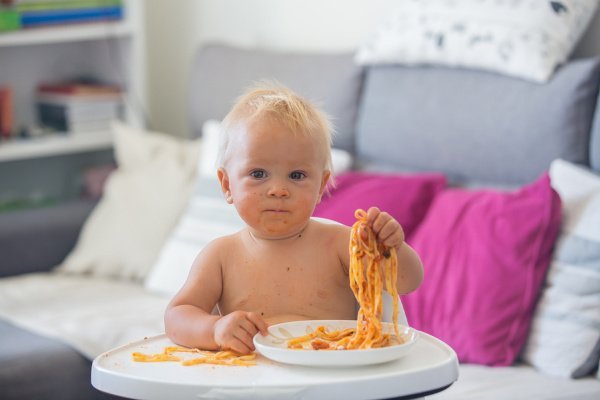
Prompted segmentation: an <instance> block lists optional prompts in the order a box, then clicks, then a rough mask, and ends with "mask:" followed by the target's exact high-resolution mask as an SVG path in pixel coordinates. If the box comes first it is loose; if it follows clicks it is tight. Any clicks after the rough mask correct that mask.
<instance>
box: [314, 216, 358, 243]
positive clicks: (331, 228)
mask: <svg viewBox="0 0 600 400" xmlns="http://www.w3.org/2000/svg"><path fill="white" fill-rule="evenodd" d="M311 224H312V225H313V227H314V231H315V233H316V234H317V235H318V236H332V237H340V238H346V237H348V235H349V234H350V228H349V227H348V226H346V225H344V224H341V223H339V222H337V221H333V220H330V219H325V218H317V217H313V218H311Z"/></svg>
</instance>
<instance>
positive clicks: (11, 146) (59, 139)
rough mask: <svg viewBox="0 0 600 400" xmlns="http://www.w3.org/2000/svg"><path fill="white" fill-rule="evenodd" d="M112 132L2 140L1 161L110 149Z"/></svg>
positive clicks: (0, 147) (0, 145) (0, 143)
mask: <svg viewBox="0 0 600 400" xmlns="http://www.w3.org/2000/svg"><path fill="white" fill-rule="evenodd" d="M112 145H113V137H112V134H111V132H109V131H107V132H85V133H70V134H54V135H46V136H42V137H40V138H34V139H22V140H19V139H15V140H12V141H9V142H0V162H2V161H16V160H24V159H31V158H36V157H47V156H56V155H63V154H72V153H80V152H83V151H92V150H102V149H110V148H111V147H112Z"/></svg>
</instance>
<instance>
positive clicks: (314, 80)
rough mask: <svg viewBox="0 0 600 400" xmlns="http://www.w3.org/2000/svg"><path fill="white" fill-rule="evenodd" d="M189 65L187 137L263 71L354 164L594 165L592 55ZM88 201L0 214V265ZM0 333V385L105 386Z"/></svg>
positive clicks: (85, 209) (20, 394)
mask: <svg viewBox="0 0 600 400" xmlns="http://www.w3.org/2000/svg"><path fill="white" fill-rule="evenodd" d="M192 71H193V72H192V77H191V84H190V109H189V115H190V123H191V127H192V132H191V136H193V137H197V136H200V135H201V130H202V124H203V123H204V122H205V121H207V120H209V119H221V118H223V116H224V115H225V113H226V112H227V110H228V108H229V106H230V105H231V103H232V101H233V99H234V98H235V97H236V96H237V95H238V94H239V93H240V91H241V90H242V88H244V87H245V86H247V85H248V84H249V83H250V82H251V81H252V80H255V79H264V78H266V79H275V80H278V81H280V82H282V83H284V84H286V85H288V86H290V87H291V88H292V89H295V90H297V91H298V92H300V93H301V94H303V95H305V96H307V97H309V98H311V99H314V100H315V101H317V102H318V103H320V104H321V105H322V106H323V108H324V109H325V110H326V111H327V112H328V113H329V114H330V115H332V116H333V118H334V123H335V126H336V128H337V135H336V137H335V142H334V145H335V146H336V147H338V148H341V149H344V150H347V151H349V152H351V153H352V154H353V155H354V156H355V167H356V168H360V169H365V170H369V171H402V172H423V171H434V172H442V173H444V174H446V175H447V176H448V179H449V180H450V182H451V183H452V184H454V185H461V186H470V187H494V188H512V187H517V186H519V185H523V184H525V183H528V182H531V181H532V180H534V179H535V178H536V177H537V176H539V175H540V174H541V173H542V172H543V171H545V170H547V169H548V167H549V165H550V163H551V161H552V160H554V159H556V158H562V159H564V160H568V161H571V162H574V163H577V164H581V165H585V166H588V167H590V168H592V169H594V170H596V171H600V111H598V110H599V109H600V107H597V103H598V102H597V98H598V90H599V87H600V59H585V60H574V61H571V62H569V63H568V64H567V65H565V66H563V67H562V68H561V69H560V70H559V71H558V72H557V74H556V76H555V78H554V79H553V80H552V81H551V82H549V83H548V84H546V85H540V84H536V83H529V82H526V81H522V80H518V79H514V78H508V77H504V76H501V75H497V74H493V73H487V72H480V71H472V70H467V69H453V68H445V67H401V66H386V67H370V68H366V69H363V68H361V67H359V66H357V65H355V64H354V63H353V60H352V55H350V54H282V53H274V52H267V51H260V50H254V51H252V50H244V49H239V48H234V47H230V46H226V45H219V44H213V45H208V46H206V47H203V48H202V49H200V51H199V52H198V54H197V56H196V58H195V60H194V66H193V68H192ZM93 207H94V203H93V202H89V201H83V200H82V201H75V202H71V203H68V204H61V205H58V206H55V207H48V208H40V209H35V210H24V211H17V212H10V213H3V214H0V255H1V257H0V277H7V276H15V275H19V274H29V273H33V272H42V271H49V273H52V272H51V271H52V269H53V268H54V267H55V266H57V265H58V264H60V262H61V260H62V259H64V257H65V256H66V255H67V254H68V252H69V251H70V249H71V248H72V247H73V246H74V244H75V242H76V240H77V235H78V233H79V231H80V229H81V227H82V225H83V223H84V222H85V220H86V217H87V216H88V215H89V213H90V212H91V211H92V209H93ZM39 306H40V307H43V306H44V305H43V304H40V305H39ZM82 329H83V327H82ZM0 337H1V338H2V339H1V340H0V393H1V395H0V397H2V398H6V399H29V398H32V399H33V398H44V399H49V398H56V399H86V398H90V399H91V398H109V397H110V396H108V395H105V394H103V393H100V392H98V391H96V390H95V389H93V388H92V387H91V385H90V383H89V372H90V360H88V359H86V358H85V357H84V356H82V355H80V354H79V353H77V352H76V351H75V350H73V349H72V348H71V347H70V346H69V345H68V344H65V343H61V342H59V341H57V340H54V339H50V338H47V337H44V336H42V335H39V334H36V333H35V332H29V331H26V330H24V329H23V328H22V327H18V326H15V325H13V324H11V323H10V322H8V321H2V320H0ZM598 393H600V390H599V391H598V392H596V394H598Z"/></svg>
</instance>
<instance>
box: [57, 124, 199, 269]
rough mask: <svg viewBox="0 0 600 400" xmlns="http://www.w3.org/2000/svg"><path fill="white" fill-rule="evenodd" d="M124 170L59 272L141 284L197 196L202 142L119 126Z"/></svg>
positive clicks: (118, 154) (109, 186) (119, 153)
mask: <svg viewBox="0 0 600 400" xmlns="http://www.w3.org/2000/svg"><path fill="white" fill-rule="evenodd" d="M114 129H115V132H114V133H115V152H116V158H117V163H118V165H119V168H118V169H117V170H116V171H115V172H113V173H112V174H111V175H110V177H109V178H108V180H107V184H106V187H105V190H104V195H103V198H102V199H101V200H100V202H99V203H98V205H97V206H96V208H95V209H94V210H93V211H92V213H91V214H90V216H89V218H88V219H87V221H86V222H85V224H84V226H83V228H82V230H81V234H80V236H79V239H78V241H77V244H76V245H75V248H74V249H73V251H72V252H71V253H70V254H69V255H68V256H67V258H66V259H65V260H64V262H63V263H62V264H61V265H60V266H59V267H58V268H57V270H58V271H60V272H65V273H72V274H88V275H94V276H98V277H111V278H116V279H132V280H138V281H140V280H142V279H144V278H145V276H146V273H147V272H148V270H149V268H150V266H151V265H152V263H153V262H154V260H155V258H156V257H157V255H158V252H159V250H160V246H161V245H162V244H163V242H164V240H165V239H166V238H167V236H168V234H169V232H170V231H171V229H173V227H174V226H175V224H176V223H177V219H178V218H179V215H180V214H181V212H182V211H183V208H184V207H185V205H186V203H187V201H188V200H189V197H190V195H191V193H192V190H193V184H194V179H195V177H196V168H197V163H198V155H199V153H200V148H199V143H198V141H195V142H190V141H186V140H180V139H176V138H173V137H171V136H167V135H165V134H159V133H156V132H146V131H139V130H136V129H133V128H131V127H128V126H127V125H124V124H116V125H115V126H114Z"/></svg>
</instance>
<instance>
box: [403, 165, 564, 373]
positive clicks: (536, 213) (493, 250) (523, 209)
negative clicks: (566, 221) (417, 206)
mask: <svg viewBox="0 0 600 400" xmlns="http://www.w3.org/2000/svg"><path fill="white" fill-rule="evenodd" d="M559 225H560V199H559V197H558V195H557V194H556V192H555V191H554V190H552V188H551V187H550V179H549V177H548V175H547V174H545V175H543V176H542V177H541V178H540V179H538V180H537V181H536V182H534V183H532V184H530V185H528V186H526V187H523V188H522V189H520V190H518V191H516V192H510V193H507V192H504V193H502V192H497V191H492V190H480V191H468V190H460V189H447V190H446V191H444V192H442V193H440V194H439V195H438V196H437V197H436V199H435V200H434V202H433V204H432V205H431V208H430V210H429V212H428V214H427V216H426V218H425V219H424V220H423V222H422V223H421V225H420V226H419V227H418V229H417V230H416V232H415V233H414V235H413V237H412V239H411V240H409V241H408V242H409V243H410V244H411V245H412V246H413V247H414V248H415V250H416V251H417V252H418V253H419V255H420V256H421V259H422V261H423V265H424V269H425V279H424V281H423V284H422V285H421V287H420V288H419V289H417V290H416V291H415V292H413V293H411V294H410V295H407V296H403V300H402V301H403V305H404V308H405V311H406V315H407V317H408V321H409V323H410V324H411V325H412V326H413V327H415V328H416V329H419V330H422V331H424V332H427V333H430V334H432V335H434V336H436V337H438V338H440V339H442V340H443V341H445V342H446V343H448V344H449V345H450V346H452V347H453V348H454V349H455V351H456V352H457V354H458V357H459V359H460V360H461V361H462V362H468V363H478V364H486V365H510V364H512V363H513V362H514V361H515V359H516V357H517V356H518V354H519V351H520V350H521V347H522V346H523V345H524V342H525V339H526V336H527V332H528V329H529V325H530V321H531V317H532V312H533V309H534V306H535V302H536V299H537V297H538V293H539V290H540V288H541V285H542V281H543V279H544V276H545V274H546V271H547V268H548V264H549V262H550V257H551V252H552V248H553V244H554V241H555V240H556V237H557V234H558V231H559Z"/></svg>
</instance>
